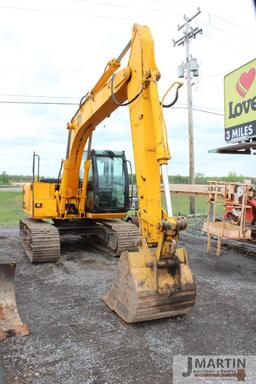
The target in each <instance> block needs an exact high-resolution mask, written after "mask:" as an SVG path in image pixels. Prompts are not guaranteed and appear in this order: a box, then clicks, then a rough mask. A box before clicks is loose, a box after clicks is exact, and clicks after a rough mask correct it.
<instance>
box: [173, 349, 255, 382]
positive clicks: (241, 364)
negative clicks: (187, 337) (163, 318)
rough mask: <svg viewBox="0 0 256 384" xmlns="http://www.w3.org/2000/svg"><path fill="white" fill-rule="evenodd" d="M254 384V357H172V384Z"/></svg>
mask: <svg viewBox="0 0 256 384" xmlns="http://www.w3.org/2000/svg"><path fill="white" fill-rule="evenodd" d="M238 382H241V383H245V384H255V383H256V356H252V355H250V356H244V355H241V356H240V355H238V356H232V355H227V356H225V355H213V356H209V355H205V356H204V355H201V356H192V355H189V356H178V355H176V356H173V384H187V383H191V384H201V383H202V384H233V383H238Z"/></svg>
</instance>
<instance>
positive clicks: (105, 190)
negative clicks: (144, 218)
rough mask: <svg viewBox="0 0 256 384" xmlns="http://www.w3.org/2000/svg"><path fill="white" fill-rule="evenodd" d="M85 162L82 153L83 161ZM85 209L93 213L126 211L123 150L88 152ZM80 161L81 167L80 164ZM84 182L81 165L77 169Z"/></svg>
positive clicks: (127, 183) (125, 175) (126, 188)
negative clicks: (88, 164)
mask: <svg viewBox="0 0 256 384" xmlns="http://www.w3.org/2000/svg"><path fill="white" fill-rule="evenodd" d="M86 159H87V151H85V152H84V155H83V161H85V160H86ZM90 160H91V168H90V172H89V177H88V184H87V199H86V210H87V211H88V212H94V213H105V212H127V211H128V210H129V177H128V170H127V161H126V157H125V153H124V151H110V150H97V151H96V150H94V149H93V150H91V152H90ZM83 161H82V165H83ZM80 179H83V166H81V169H80Z"/></svg>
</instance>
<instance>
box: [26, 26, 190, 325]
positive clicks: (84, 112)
mask: <svg viewBox="0 0 256 384" xmlns="http://www.w3.org/2000/svg"><path fill="white" fill-rule="evenodd" d="M128 50H130V52H129V59H128V66H127V67H125V68H123V69H120V66H121V60H122V58H123V56H124V55H125V53H126V52H128ZM159 78H160V73H159V71H158V69H157V66H156V64H155V59H154V43H153V39H152V36H151V33H150V30H149V28H148V27H146V26H140V25H137V24H135V25H134V27H133V31H132V38H131V41H130V42H129V43H128V44H127V45H126V47H125V49H124V50H123V52H122V53H121V54H120V56H119V57H118V58H117V59H113V60H111V61H110V62H109V63H108V64H107V66H106V68H105V71H104V73H103V74H102V76H101V77H100V79H99V80H98V81H97V83H96V84H95V86H94V87H93V88H92V90H91V91H90V92H89V93H88V94H86V95H85V96H84V97H83V98H82V99H81V101H80V105H79V108H78V110H77V112H76V113H75V115H74V117H73V118H72V119H71V121H70V122H69V124H68V126H67V128H68V131H69V135H68V137H69V139H68V146H67V155H66V159H65V160H64V161H63V170H62V176H61V180H60V182H59V180H57V181H52V182H50V181H46V182H45V181H43V180H40V179H39V178H33V183H32V184H29V185H27V186H25V188H24V209H25V211H26V212H27V213H28V214H30V216H31V218H29V219H24V220H21V224H20V228H21V230H20V233H21V242H22V244H23V246H24V249H25V251H26V253H27V255H28V257H29V258H30V259H31V260H32V262H44V261H55V260H56V259H57V258H58V257H59V254H60V242H59V233H60V231H64V232H65V230H66V228H67V227H68V226H69V224H70V223H71V224H72V226H73V227H74V228H75V229H76V230H77V231H78V230H79V231H81V233H82V234H84V231H87V232H86V233H87V234H88V233H89V232H88V231H89V230H91V232H90V233H92V234H94V233H95V232H94V231H95V230H96V229H97V231H99V230H100V231H101V238H103V240H104V241H105V240H106V243H107V244H109V245H111V248H113V249H114V251H115V252H116V251H118V252H117V254H120V253H121V252H122V251H123V250H125V251H124V252H123V253H121V257H120V261H119V263H118V268H117V276H116V279H115V280H114V282H113V283H112V285H111V287H110V289H109V291H108V293H107V294H106V296H105V297H104V301H105V303H106V304H107V305H108V306H109V307H110V308H111V309H112V310H114V311H115V312H116V313H117V314H118V315H119V316H120V317H121V318H122V319H124V320H125V321H127V322H137V321H144V320H150V319H158V318H162V317H170V316H176V315H181V314H186V313H188V312H189V311H190V310H191V308H192V307H193V305H194V303H195V282H194V279H193V275H192V273H191V270H190V268H189V266H188V259H187V254H186V250H185V248H177V241H178V237H179V230H180V229H184V228H185V221H184V219H182V218H176V217H174V216H173V213H172V206H171V198H170V193H169V183H168V175H167V163H168V160H169V159H170V153H169V149H168V141H167V132H166V127H165V123H164V118H163V113H162V105H161V103H160V100H159V95H158V89H157V81H158V80H159ZM179 86H180V85H179ZM120 106H127V107H128V109H129V115H130V125H131V133H132V144H133V152H134V162H135V173H136V184H137V193H138V201H139V211H138V219H139V229H140V240H139V243H138V244H137V247H135V249H137V251H133V252H130V251H129V252H128V250H127V249H131V248H133V249H134V242H133V240H134V237H133V236H134V235H136V239H137V238H138V233H137V228H136V227H135V226H134V225H132V224H128V223H124V222H122V221H121V220H119V221H117V222H115V223H114V222H113V220H112V221H111V220H109V219H113V218H117V217H119V218H120V217H123V216H124V211H125V209H123V211H122V210H120V211H117V210H116V211H112V212H111V209H112V208H113V207H112V206H110V205H111V201H112V192H111V193H109V190H106V191H104V193H103V194H105V195H106V196H109V195H110V196H111V199H109V200H106V201H107V204H108V207H107V208H108V211H104V210H99V212H98V211H97V209H91V206H90V207H89V208H87V206H88V205H87V204H86V203H88V202H89V201H90V199H89V193H90V191H89V188H88V187H89V183H88V177H89V171H90V169H91V161H92V162H93V160H92V159H93V157H92V153H91V156H90V143H91V138H92V134H93V131H94V130H95V129H96V128H97V126H98V125H99V124H100V123H101V122H102V121H103V120H104V119H105V118H106V117H108V116H110V115H111V113H113V112H114V111H115V110H116V109H117V108H118V107H120ZM163 106H164V105H163ZM86 145H87V147H88V149H89V150H88V151H87V152H88V154H89V156H88V157H87V160H86V161H85V162H84V174H83V181H82V185H81V182H80V175H79V173H80V165H81V162H82V156H83V152H84V148H85V146H86ZM110 160H111V159H110ZM111 161H112V160H111ZM93 164H94V163H93ZM126 171H127V169H126ZM122 172H123V173H125V172H124V168H122ZM126 174H127V172H126ZM102 177H103V178H105V179H106V176H105V174H104V175H103V176H102ZM127 178H128V177H126V181H125V183H126V184H127ZM95 179H97V177H96V178H95ZM97 180H99V179H97ZM105 181H106V180H105ZM161 181H162V182H163V185H164V191H165V200H166V210H164V209H163V208H162V195H161ZM126 187H127V188H126V191H127V190H128V186H127V185H126ZM103 190H104V188H103ZM122 191H123V190H122ZM93 193H95V196H96V197H94V199H93V200H94V202H95V201H98V200H97V199H98V196H99V194H97V193H98V192H97V186H96V187H95V188H94V189H93ZM121 193H122V192H121ZM123 194H124V193H123ZM89 209H90V211H89ZM118 210H119V207H118ZM106 212H107V213H106ZM44 218H47V219H48V218H53V219H54V225H51V223H48V222H45V221H43V222H42V221H40V220H39V219H44ZM106 219H108V220H106ZM97 220H100V222H96V221H97ZM104 220H105V222H104ZM62 222H63V223H64V224H63V225H62ZM77 223H78V225H77V226H76V224H77ZM80 223H81V225H79V224H80ZM66 225H67V227H66ZM83 225H84V226H85V227H84V228H83ZM134 228H135V229H136V231H135V229H134ZM103 230H104V231H103ZM135 232H136V233H135ZM97 233H99V232H97ZM46 236H47V247H46V246H45V243H46V241H45V239H46ZM131 240H132V241H131ZM117 245H118V246H117ZM130 245H132V246H131V247H130ZM119 251H120V252H119Z"/></svg>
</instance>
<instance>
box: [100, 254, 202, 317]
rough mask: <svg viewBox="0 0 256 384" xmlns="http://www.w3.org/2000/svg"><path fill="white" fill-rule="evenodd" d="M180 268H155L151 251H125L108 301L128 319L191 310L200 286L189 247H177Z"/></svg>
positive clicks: (107, 302)
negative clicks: (189, 256) (197, 284)
mask: <svg viewBox="0 0 256 384" xmlns="http://www.w3.org/2000/svg"><path fill="white" fill-rule="evenodd" d="M176 254H177V256H178V259H179V261H180V262H179V268H178V269H176V272H175V271H174V270H171V269H170V268H162V267H161V268H154V267H153V266H152V262H150V261H149V260H148V254H146V253H145V250H144V249H143V248H141V247H140V250H139V252H132V253H129V252H123V253H122V255H121V257H120V260H119V263H118V267H117V276H116V279H115V280H114V282H113V283H112V285H111V287H110V290H109V291H108V292H107V294H106V296H105V297H104V298H103V300H104V302H105V303H106V304H107V305H108V306H109V307H110V309H111V310H113V311H115V312H116V313H117V314H118V315H119V316H120V317H121V318H122V319H123V320H124V321H126V322H127V323H136V322H140V321H146V320H154V319H161V318H166V317H173V316H178V315H184V314H188V313H189V312H190V311H191V309H192V307H193V306H194V304H195V297H196V288H195V282H194V279H193V275H192V273H191V270H190V268H189V266H188V261H187V255H186V250H185V249H184V248H179V249H177V250H176Z"/></svg>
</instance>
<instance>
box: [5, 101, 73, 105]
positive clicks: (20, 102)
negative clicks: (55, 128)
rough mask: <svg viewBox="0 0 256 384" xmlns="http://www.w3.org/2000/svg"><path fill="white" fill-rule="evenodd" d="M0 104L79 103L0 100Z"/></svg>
mask: <svg viewBox="0 0 256 384" xmlns="http://www.w3.org/2000/svg"><path fill="white" fill-rule="evenodd" d="M0 104H28V105H30V104H31V105H33V104H37V105H76V106H77V105H79V103H68V102H57V101H56V102H52V101H49V102H48V101H9V100H0Z"/></svg>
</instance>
